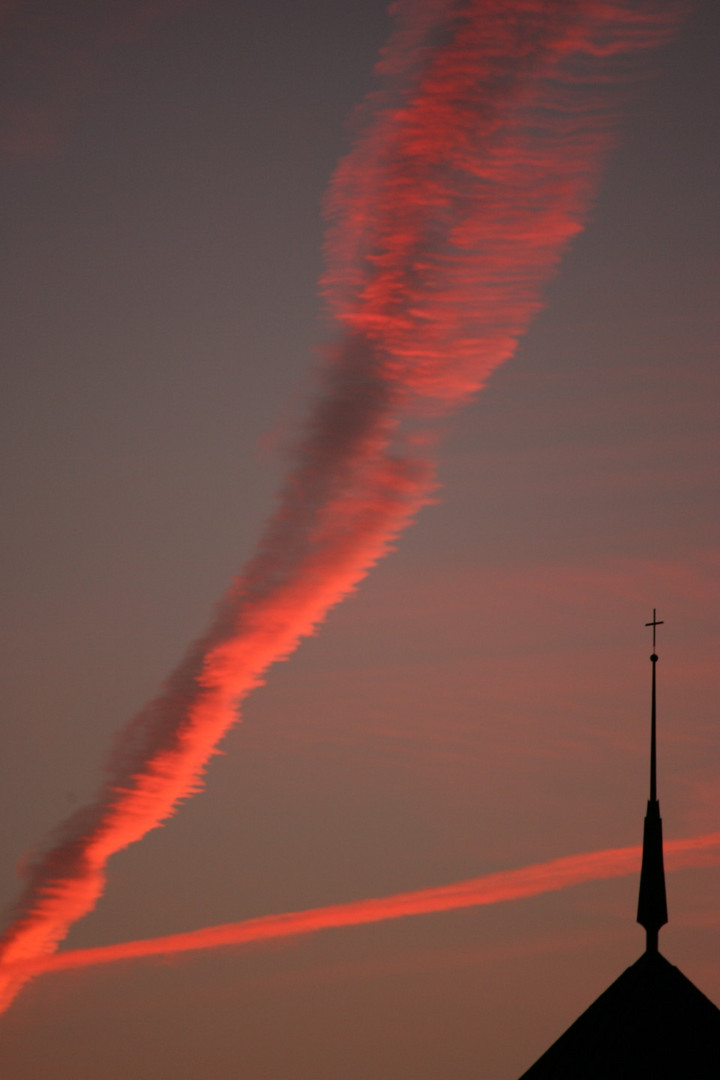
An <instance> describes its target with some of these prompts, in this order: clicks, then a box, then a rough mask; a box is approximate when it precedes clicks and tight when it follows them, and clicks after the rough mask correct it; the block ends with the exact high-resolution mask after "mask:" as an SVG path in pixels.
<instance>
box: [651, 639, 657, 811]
mask: <svg viewBox="0 0 720 1080" xmlns="http://www.w3.org/2000/svg"><path fill="white" fill-rule="evenodd" d="M650 660H651V662H652V704H651V706H650V802H657V690H656V677H655V669H656V667H657V661H658V658H657V654H656V653H653V654H652V656H651V657H650Z"/></svg>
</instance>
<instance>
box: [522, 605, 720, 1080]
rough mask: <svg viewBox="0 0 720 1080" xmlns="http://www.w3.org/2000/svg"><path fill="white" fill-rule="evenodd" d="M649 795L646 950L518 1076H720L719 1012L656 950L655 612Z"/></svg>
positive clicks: (659, 917)
mask: <svg viewBox="0 0 720 1080" xmlns="http://www.w3.org/2000/svg"><path fill="white" fill-rule="evenodd" d="M645 625H646V626H652V630H653V651H652V656H651V657H650V661H651V663H652V704H651V713H650V798H649V799H648V804H647V814H646V815H645V830H644V835H643V857H642V870H641V872H640V898H639V902H638V915H637V918H638V922H639V923H640V924H641V926H644V927H645V932H646V934H647V948H646V950H645V952H644V953H643V954H642V956H641V957H640V958H639V959H638V960H636V961H635V963H634V964H633V965H632V966H631V967H629V968H627V970H626V971H624V972H623V973H622V975H620V977H619V978H617V979H616V980H615V982H614V983H611V985H610V986H609V987H608V988H607V990H606V991H605V992H604V993H602V994H601V995H600V997H599V998H596V1000H595V1001H594V1002H593V1003H592V1005H590V1007H589V1008H588V1009H586V1010H585V1012H584V1013H582V1014H581V1015H580V1016H579V1017H578V1019H577V1020H576V1021H575V1023H574V1024H571V1025H570V1027H569V1028H568V1029H567V1031H566V1032H564V1034H562V1035H561V1036H560V1038H559V1039H557V1040H556V1042H554V1043H553V1044H552V1046H551V1047H550V1048H549V1049H548V1050H546V1051H545V1053H544V1054H543V1055H542V1056H541V1057H540V1058H538V1060H537V1061H536V1062H535V1064H534V1065H531V1066H530V1068H529V1069H528V1070H527V1072H524V1073H523V1075H522V1077H521V1078H520V1080H578V1078H579V1077H582V1080H610V1078H612V1080H644V1078H646V1077H652V1080H718V1078H719V1077H720V1009H718V1008H717V1006H716V1005H714V1004H713V1002H712V1001H710V1000H709V998H706V997H705V995H704V994H703V993H702V992H701V991H700V990H698V988H697V987H696V986H694V985H693V984H692V983H691V982H690V980H689V979H688V978H686V977H685V975H683V973H682V972H681V971H679V970H678V969H677V968H676V967H674V966H673V965H672V964H671V963H670V962H669V961H668V960H666V959H665V957H664V956H662V954H661V953H660V952H659V951H658V933H659V932H660V928H661V927H662V926H664V925H665V923H666V922H667V903H666V900H665V871H664V867H663V844H662V820H661V818H660V803H659V802H658V798H657V694H656V691H657V683H656V665H657V660H658V658H657V653H656V652H655V635H656V631H657V628H658V626H662V621H658V618H657V612H656V611H655V610H654V609H653V617H652V622H649V623H646V624H645Z"/></svg>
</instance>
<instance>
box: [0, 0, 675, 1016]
mask: <svg viewBox="0 0 720 1080" xmlns="http://www.w3.org/2000/svg"><path fill="white" fill-rule="evenodd" d="M662 7H663V8H664V9H665V14H664V15H663V14H661V13H660V12H659V11H658V9H657V8H656V7H655V6H653V5H649V4H648V3H646V2H645V0H637V2H633V0H617V2H614V0H456V2H451V0H447V2H440V0H401V2H400V3H397V4H394V5H393V10H394V12H395V14H396V16H397V19H398V29H397V32H396V34H395V36H394V37H393V38H392V39H391V41H390V44H389V45H388V47H387V48H386V49H385V50H384V53H383V57H382V60H381V63H380V65H379V73H380V75H381V77H382V79H383V80H384V89H383V90H382V91H379V92H378V93H377V94H374V95H372V96H371V97H370V99H369V100H368V102H367V104H366V109H365V125H364V127H363V128H362V130H361V133H360V134H359V135H358V136H357V139H356V143H355V147H354V149H353V150H352V151H351V152H350V154H349V155H348V157H347V158H346V159H345V161H344V162H342V163H341V164H340V166H339V168H338V170H337V173H336V176H335V178H334V180H333V182H332V185H331V189H330V194H329V197H328V212H329V215H330V218H331V225H330V230H329V237H328V272H327V275H326V278H325V281H324V289H325V293H326V296H327V298H328V303H329V305H330V309H331V312H332V314H333V319H334V324H335V330H336V338H335V341H334V343H333V344H332V345H331V347H330V350H329V355H328V358H327V362H326V365H325V368H324V375H323V379H324V384H323V387H322V390H321V393H320V396H319V400H318V401H317V403H316V404H315V406H314V408H313V409H312V411H311V414H310V417H309V419H308V421H307V423H306V427H305V430H304V434H303V436H302V439H301V440H300V442H299V445H298V447H297V449H296V461H295V465H294V467H293V469H292V471H291V472H290V475H289V478H288V480H287V482H286V485H285V488H284V490H283V492H282V493H281V497H280V504H279V508H278V510H277V512H276V513H275V515H274V516H273V518H272V519H271V520H270V522H269V524H268V525H267V527H266V530H265V532H264V535H263V536H262V538H261V540H260V542H259V545H258V548H257V552H256V554H255V555H254V556H253V557H252V558H251V560H250V562H249V563H248V565H247V566H246V567H245V569H244V570H243V572H242V573H241V575H240V576H239V577H238V578H237V580H236V581H235V582H234V583H233V584H232V586H231V587H230V589H229V590H228V592H227V594H226V595H225V597H224V598H223V600H222V601H221V603H220V606H219V609H218V612H217V615H216V617H215V620H214V622H213V624H212V625H211V626H210V628H209V629H208V631H207V632H206V633H205V635H204V636H203V637H202V638H201V639H200V640H199V641H197V642H195V643H194V644H193V645H192V646H191V648H190V649H189V651H188V653H187V654H186V656H185V658H184V659H183V661H182V662H181V663H180V665H179V667H178V668H177V669H176V671H175V672H174V673H173V674H172V675H171V676H170V678H169V679H168V681H167V683H166V684H165V686H164V688H163V690H162V692H161V694H160V695H159V696H158V698H156V700H154V701H153V702H151V703H150V704H149V705H148V706H147V707H146V708H145V709H144V710H143V712H142V713H141V714H140V715H139V716H138V717H136V718H135V719H134V720H133V721H132V722H131V723H130V724H129V725H128V727H127V728H126V729H125V730H124V731H123V732H122V733H121V734H120V736H119V738H118V740H117V744H116V746H115V748H114V751H113V753H112V755H111V758H110V761H109V763H108V767H107V776H106V780H105V783H104V786H103V788H102V790H101V791H100V792H99V794H98V797H97V799H96V800H95V802H93V803H92V804H90V805H89V806H87V807H85V808H84V809H82V810H81V811H80V812H78V813H77V814H75V815H73V817H71V818H70V819H69V820H68V821H66V822H65V823H64V824H63V825H62V826H61V827H60V829H59V830H58V832H57V834H56V835H55V836H54V837H53V838H52V839H51V842H50V846H49V847H48V849H47V850H46V851H45V852H44V853H43V854H41V855H39V856H38V857H37V859H36V861H35V863H34V864H33V865H32V866H31V867H30V869H29V871H28V881H27V887H26V890H25V892H24V895H23V896H22V897H21V899H20V901H19V903H18V905H17V908H16V911H15V914H14V917H13V918H12V921H11V923H10V925H9V927H8V929H7V930H6V932H5V934H4V937H3V939H2V949H1V951H0V957H1V958H2V962H3V963H4V964H5V965H13V964H17V963H18V962H21V961H31V960H34V959H37V958H38V957H41V956H44V955H47V954H48V953H50V952H52V951H53V950H54V949H55V948H56V947H57V944H58V942H59V941H60V940H62V939H63V938H64V936H65V935H66V933H67V931H68V928H69V927H70V925H71V924H72V923H73V922H75V921H76V920H77V919H79V918H81V917H82V916H83V915H85V914H86V913H87V912H88V911H90V910H91V909H92V908H93V907H94V906H95V904H96V902H97V900H98V898H99V896H100V895H101V894H102V892H103V889H104V883H105V867H106V864H107V861H108V859H109V857H110V856H111V855H112V854H113V853H115V852H116V851H119V850H120V849H122V848H124V847H127V846H128V845H129V844H131V843H133V842H134V841H136V840H139V839H141V838H142V837H143V836H144V835H145V834H146V833H147V832H148V831H149V830H150V829H153V828H155V827H157V826H158V825H160V824H161V823H162V822H163V821H164V820H165V819H167V818H168V817H169V816H170V815H171V814H172V813H173V811H174V809H175V808H176V806H177V805H178V803H179V802H180V801H181V800H182V799H184V798H187V797H188V796H189V795H191V794H193V793H194V792H195V791H197V790H198V788H199V787H200V786H201V777H202V774H203V770H204V768H205V765H206V763H207V761H208V759H209V757H210V756H211V755H212V753H213V750H214V748H215V747H216V745H217V743H218V741H219V740H220V739H221V738H222V736H223V734H224V733H225V732H226V731H227V729H228V727H229V726H230V725H231V724H232V723H233V722H234V721H235V720H236V719H237V708H238V705H239V703H240V702H241V700H242V699H243V698H244V697H245V696H246V695H247V694H248V693H249V692H250V691H251V690H252V689H253V688H254V687H256V686H258V685H259V684H260V683H261V682H262V679H263V676H264V673H265V672H266V671H267V669H268V668H269V667H270V666H271V665H272V664H273V663H275V662H276V661H278V660H281V659H283V658H285V657H286V656H288V654H289V653H290V652H292V651H293V650H294V649H295V648H296V646H297V644H298V642H299V641H300V640H301V639H302V638H303V637H304V636H306V635H309V634H312V633H313V632H314V631H315V629H316V628H317V626H318V625H319V624H320V623H321V622H322V620H323V619H324V618H325V616H326V614H327V612H328V610H329V609H330V608H331V607H332V606H333V605H334V604H337V603H338V602H339V601H340V600H341V599H342V598H343V597H344V596H346V595H347V594H348V593H349V592H350V591H352V590H353V589H354V588H355V587H356V586H357V584H358V583H359V582H360V581H361V579H362V578H363V577H364V576H365V575H366V574H367V572H368V570H369V568H370V567H371V566H372V565H373V564H374V563H375V562H377V560H378V559H380V558H381V557H382V556H383V555H384V554H385V553H386V552H387V551H388V549H389V548H390V547H391V545H392V543H393V542H394V540H395V538H396V537H397V536H398V534H399V533H400V532H401V531H402V530H403V529H404V528H405V527H406V526H407V525H408V524H409V523H410V522H411V521H412V519H413V518H414V516H415V515H416V513H417V512H418V510H419V508H420V507H421V506H422V505H423V504H424V503H425V502H427V501H428V499H429V498H430V497H431V493H432V489H433V485H434V479H433V468H432V463H431V462H430V461H429V460H428V459H427V457H426V456H425V455H426V453H427V450H426V449H425V450H423V447H425V448H426V447H427V445H428V438H427V434H426V433H424V434H423V435H422V437H420V436H419V435H418V433H417V432H415V433H414V434H413V433H412V431H411V430H409V428H410V427H411V424H412V421H413V419H414V420H415V421H416V423H417V422H418V421H422V423H424V424H425V425H427V424H428V423H429V422H430V418H431V417H432V416H433V415H438V414H440V413H443V412H446V411H447V410H449V409H450V408H452V407H455V406H457V405H459V404H460V403H462V402H463V401H465V400H467V399H468V398H469V397H470V396H471V395H472V394H474V393H475V392H477V391H478V390H479V389H480V387H481V386H482V384H483V382H484V381H485V380H486V379H487V377H488V375H489V374H490V372H491V371H492V370H493V369H494V368H495V367H497V366H498V365H499V364H500V363H502V362H503V361H504V360H506V359H507V358H508V357H509V356H510V355H511V354H512V352H513V350H514V348H515V343H516V341H517V339H518V337H519V335H520V334H522V332H523V331H524V330H525V328H526V327H527V325H528V323H529V321H530V319H531V318H532V316H533V315H534V313H535V312H536V311H537V310H538V307H539V306H540V293H541V288H542V285H543V284H544V282H545V281H547V279H548V278H549V276H550V275H551V273H552V272H553V270H554V268H555V266H556V264H557V262H558V260H559V258H560V256H561V254H562V252H563V250H564V248H565V247H566V245H567V243H568V242H569V240H570V239H571V238H572V236H574V235H575V234H576V233H577V232H578V231H579V230H580V229H581V227H582V224H583V220H584V218H585V215H586V213H587V209H588V205H589V201H590V198H591V195H592V192H593V188H594V185H595V183H596V180H597V176H598V173H599V170H600V166H601V163H602V160H603V156H604V154H605V153H606V151H607V148H608V146H609V143H610V138H611V131H612V128H613V123H614V119H615V113H616V112H617V106H618V103H617V100H616V90H617V87H618V86H619V85H621V84H624V83H625V82H626V80H627V78H628V77H629V72H630V70H631V66H630V61H631V58H632V57H634V56H635V55H636V54H637V51H638V50H639V49H643V48H646V47H649V46H651V45H655V44H657V43H658V42H660V41H661V40H663V39H664V38H665V37H666V36H667V35H668V34H669V32H670V30H671V28H672V22H673V20H672V19H670V18H669V17H668V16H667V5H664V4H663V5H662ZM613 88H615V89H613ZM15 970H17V969H15ZM19 985H20V981H19V980H18V978H17V977H16V976H15V975H13V974H12V971H11V969H10V970H8V975H7V979H6V982H5V987H4V991H3V992H2V997H1V1000H2V1001H4V1002H5V1003H7V1002H8V1001H10V1000H11V999H12V997H13V995H14V993H15V992H16V991H17V988H18V986H19Z"/></svg>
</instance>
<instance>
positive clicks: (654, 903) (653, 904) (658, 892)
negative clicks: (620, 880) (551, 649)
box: [637, 608, 668, 952]
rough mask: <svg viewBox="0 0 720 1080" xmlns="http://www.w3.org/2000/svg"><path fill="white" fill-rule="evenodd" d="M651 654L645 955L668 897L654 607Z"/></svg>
mask: <svg viewBox="0 0 720 1080" xmlns="http://www.w3.org/2000/svg"><path fill="white" fill-rule="evenodd" d="M645 625H646V626H652V632H653V651H652V656H651V657H650V662H651V664H652V693H651V704H650V798H649V799H648V804H647V811H646V813H645V825H644V829H643V854H642V869H641V870H640V895H639V898H638V912H637V921H638V922H639V923H640V925H641V926H644V927H645V933H646V949H647V952H657V951H658V934H659V932H660V928H661V927H663V926H664V925H665V923H666V922H667V921H668V914H667V898H666V896H665V866H664V863H663V838H662V818H661V817H660V803H659V802H658V797H657V671H656V669H657V662H658V656H657V653H656V652H655V632H656V630H657V628H658V626H662V625H663V622H662V620H661V621H659V622H658V619H657V612H656V610H655V608H653V617H652V622H649V623H645Z"/></svg>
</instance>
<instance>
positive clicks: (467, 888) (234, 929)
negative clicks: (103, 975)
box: [20, 833, 720, 975]
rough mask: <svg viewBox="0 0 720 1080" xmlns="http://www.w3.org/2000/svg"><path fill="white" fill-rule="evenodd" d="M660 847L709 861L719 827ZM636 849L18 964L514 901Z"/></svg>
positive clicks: (694, 861) (186, 947)
mask: <svg viewBox="0 0 720 1080" xmlns="http://www.w3.org/2000/svg"><path fill="white" fill-rule="evenodd" d="M665 854H666V856H667V869H668V870H680V869H687V868H690V867H697V866H708V865H713V866H715V865H717V864H718V861H720V833H708V834H706V835H704V836H691V837H688V838H686V839H684V840H671V841H669V842H667V843H666V845H665ZM640 855H641V848H640V846H639V845H638V846H634V847H626V848H609V849H608V850H606V851H592V852H586V853H584V854H582V855H568V856H565V857H564V858H560V859H551V860H549V861H548V862H544V863H536V864H535V865H533V866H524V867H522V868H520V869H519V870H503V871H500V872H499V873H495V874H484V875H483V876H482V877H476V878H470V879H468V880H467V881H458V882H455V883H453V884H452V885H441V886H439V887H437V888H434V889H419V890H417V891H416V892H409V893H396V894H394V895H393V896H382V897H375V898H373V899H370V900H356V901H354V902H352V903H349V904H332V905H330V906H329V907H322V908H312V909H310V910H309V911H291V912H288V913H286V914H283V915H265V916H263V917H262V918H258V919H245V920H244V921H243V922H235V923H224V924H222V925H220V926H207V927H204V928H203V929H202V930H191V931H189V932H188V933H184V934H168V935H166V936H164V937H159V938H146V939H144V940H140V941H124V942H121V943H120V944H118V945H104V946H100V947H98V948H92V949H73V950H70V951H68V952H64V953H63V952H61V953H58V954H57V955H55V956H50V957H46V958H43V959H40V960H35V961H32V962H31V963H28V964H23V965H20V969H21V970H22V972H23V974H24V975H40V974H42V973H44V972H48V971H50V972H52V971H67V970H68V969H69V968H79V967H94V966H96V965H97V964H113V963H117V962H118V961H120V960H138V959H141V958H143V957H149V956H166V955H168V954H170V953H181V952H197V951H199V950H202V949H216V948H221V947H222V946H229V945H253V944H259V943H261V942H264V941H274V940H277V939H278V938H283V937H295V936H297V935H299V934H312V933H316V932H317V931H319V930H331V929H336V928H338V927H342V926H363V925H366V924H367V923H375V922H385V921H387V920H388V919H403V918H406V917H408V916H411V915H430V914H433V913H434V912H440V911H456V910H458V909H459V908H467V907H479V906H482V905H485V904H498V903H501V902H502V901H506V900H520V899H522V898H523V897H530V896H538V895H540V894H541V893H547V892H556V891H558V890H560V889H566V888H568V887H570V886H572V885H581V884H583V883H584V882H588V881H600V880H603V879H606V878H613V877H623V876H624V875H625V874H632V873H637V871H638V869H639V867H640Z"/></svg>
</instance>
